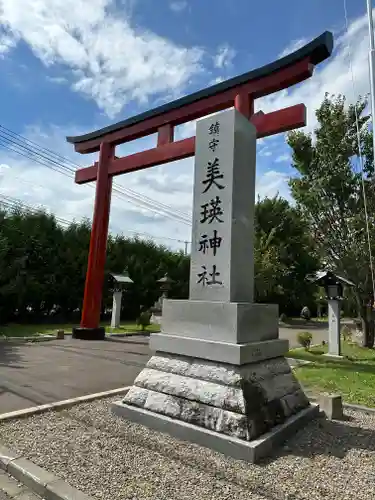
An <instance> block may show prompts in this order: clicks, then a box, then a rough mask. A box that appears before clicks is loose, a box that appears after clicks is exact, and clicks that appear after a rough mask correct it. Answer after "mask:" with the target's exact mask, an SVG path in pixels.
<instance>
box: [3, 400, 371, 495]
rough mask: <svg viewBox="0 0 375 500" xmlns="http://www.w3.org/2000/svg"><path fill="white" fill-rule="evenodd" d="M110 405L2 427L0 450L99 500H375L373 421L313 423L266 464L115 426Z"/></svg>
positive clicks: (364, 417) (356, 417) (357, 416)
mask: <svg viewBox="0 0 375 500" xmlns="http://www.w3.org/2000/svg"><path fill="white" fill-rule="evenodd" d="M118 399H119V398H118V396H117V397H115V398H111V399H108V400H101V401H97V402H93V403H87V404H81V405H79V406H75V407H73V408H71V409H70V410H65V411H60V412H49V413H46V414H43V415H38V416H34V417H30V418H27V419H23V420H15V421H9V422H5V423H2V424H0V441H1V442H2V443H3V444H5V445H6V446H8V447H9V448H11V449H13V450H15V451H18V452H21V453H23V454H24V455H25V456H26V457H27V458H29V459H30V460H32V461H33V462H34V463H36V464H38V465H40V466H42V467H45V468H46V469H48V470H49V471H51V472H53V473H54V474H56V475H57V476H59V477H60V478H62V479H64V480H66V481H67V482H69V483H70V484H71V485H72V486H75V487H76V488H78V489H80V490H82V491H84V492H85V493H88V494H89V495H92V496H93V497H94V498H98V499H106V500H108V499H111V500H112V499H113V500H116V499H137V500H144V499H152V500H169V499H170V500H191V499H192V498H196V499H199V500H200V499H202V500H203V499H204V500H214V499H215V500H225V499H236V500H284V499H287V500H291V499H293V500H297V499H298V500H299V499H309V500H316V499H325V500H327V499H329V500H335V499H340V500H349V499H350V500H353V499H359V500H361V499H366V500H367V499H370V498H375V415H368V414H365V413H362V412H357V411H347V417H348V420H347V421H345V422H330V421H328V420H324V419H317V420H315V421H313V422H311V423H310V424H309V425H308V426H307V427H305V428H304V429H303V430H302V431H300V432H299V433H297V434H296V435H295V436H294V437H293V438H292V439H291V440H289V441H288V443H287V445H286V446H284V447H283V448H282V449H279V450H277V451H276V453H275V456H274V457H273V458H272V460H267V461H265V462H264V463H262V464H260V465H250V464H247V463H245V462H241V461H238V460H234V459H231V458H225V457H224V456H223V455H220V454H219V453H215V452H212V451H210V450H207V449H205V448H201V447H199V446H196V445H193V444H188V443H185V442H181V441H177V440H175V439H173V438H171V437H169V436H166V435H163V434H159V433H156V432H154V431H151V430H149V429H146V428H144V427H141V426H139V425H136V424H132V423H130V422H127V421H124V420H122V419H120V418H118V417H115V416H113V415H112V414H111V412H110V408H109V405H110V402H111V401H116V400H118Z"/></svg>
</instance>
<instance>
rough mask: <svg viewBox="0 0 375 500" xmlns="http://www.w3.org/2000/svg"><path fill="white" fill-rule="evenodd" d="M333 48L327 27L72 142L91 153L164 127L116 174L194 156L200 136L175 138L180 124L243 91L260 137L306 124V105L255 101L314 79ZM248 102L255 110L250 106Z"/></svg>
mask: <svg viewBox="0 0 375 500" xmlns="http://www.w3.org/2000/svg"><path fill="white" fill-rule="evenodd" d="M332 49H333V36H332V33H330V32H328V31H327V32H325V33H323V34H322V35H320V36H319V37H318V38H316V39H315V40H313V41H312V42H310V43H309V44H307V45H305V46H304V47H302V48H300V49H299V50H297V51H295V52H293V53H292V54H289V55H287V56H286V57H283V58H281V59H278V60H277V61H274V62H272V63H270V64H267V65H266V66H263V67H261V68H258V69H255V70H253V71H250V72H248V73H245V74H243V75H240V76H237V77H235V78H231V79H230V80H227V81H225V82H221V83H219V84H217V85H213V86H212V87H209V88H207V89H204V90H200V91H199V92H195V93H193V94H190V95H188V96H185V97H182V98H180V99H177V100H175V101H173V102H171V103H168V104H164V105H162V106H159V107H157V108H155V109H152V110H149V111H146V112H144V113H141V114H139V115H137V116H134V117H131V118H128V119H126V120H123V121H121V122H118V123H115V124H113V125H110V126H108V127H105V128H102V129H99V130H96V131H94V132H90V133H88V134H85V135H81V136H76V137H67V141H68V142H70V143H72V144H74V147H75V150H76V151H77V152H79V153H83V154H86V153H92V152H95V151H99V149H100V145H101V143H103V142H106V143H109V144H111V145H113V146H116V145H118V144H122V143H125V142H129V141H132V140H134V139H138V138H141V137H144V136H146V135H150V134H154V133H156V132H158V147H157V148H154V149H151V150H147V151H143V152H141V153H137V154H134V155H130V156H128V157H125V158H119V159H118V158H116V159H114V160H112V162H111V165H110V166H109V172H108V173H109V175H110V176H113V175H119V174H121V173H124V172H130V171H135V170H138V169H140V168H147V167H150V166H153V165H160V164H162V163H166V162H167V161H173V160H177V159H182V158H187V157H189V156H192V155H193V154H194V147H195V138H194V137H191V138H189V139H185V140H184V141H175V142H174V140H173V129H174V127H175V126H177V125H180V124H183V123H186V122H188V121H191V120H195V119H197V118H201V117H202V116H205V115H208V114H210V113H214V112H218V111H222V110H223V109H226V108H229V107H231V106H233V105H234V100H235V99H236V97H237V96H241V98H242V99H243V106H242V107H243V109H242V110H241V111H242V112H243V113H244V114H245V115H248V118H249V119H251V121H252V122H253V123H254V125H256V127H257V132H258V137H265V136H268V135H272V134H275V133H279V132H285V131H287V130H291V129H294V128H297V127H301V126H303V125H305V107H304V105H303V104H300V105H297V106H291V107H289V108H286V109H283V110H278V111H276V112H274V113H268V114H266V115H264V114H255V115H254V114H253V109H252V102H253V100H254V99H255V98H259V97H262V96H265V95H268V94H271V93H274V92H277V91H279V90H282V89H285V88H288V87H290V86H292V85H295V84H296V83H299V82H302V81H303V80H305V79H307V78H309V77H310V76H311V75H312V73H313V69H314V66H315V65H316V64H319V63H320V62H322V61H324V60H325V59H327V58H328V57H329V56H330V54H331V52H332ZM246 101H248V102H246ZM247 106H249V109H246V107H247ZM250 108H251V109H250ZM96 169H97V166H96V165H94V166H92V167H86V168H83V169H80V170H78V171H77V173H76V182H77V183H79V184H81V183H85V182H91V181H93V180H95V179H96V173H97V172H96Z"/></svg>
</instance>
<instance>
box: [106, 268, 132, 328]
mask: <svg viewBox="0 0 375 500" xmlns="http://www.w3.org/2000/svg"><path fill="white" fill-rule="evenodd" d="M110 276H111V279H112V290H113V306H112V317H111V328H118V327H119V326H120V316H121V301H122V293H123V292H124V291H126V289H127V288H128V287H129V286H130V285H131V284H132V283H134V282H133V280H131V279H130V278H129V274H128V272H127V271H126V270H125V271H124V272H123V273H122V274H112V273H111V274H110Z"/></svg>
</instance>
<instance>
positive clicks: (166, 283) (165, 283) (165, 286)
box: [157, 274, 173, 305]
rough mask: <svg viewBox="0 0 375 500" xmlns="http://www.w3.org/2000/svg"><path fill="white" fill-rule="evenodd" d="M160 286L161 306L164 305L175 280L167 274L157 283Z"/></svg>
mask: <svg viewBox="0 0 375 500" xmlns="http://www.w3.org/2000/svg"><path fill="white" fill-rule="evenodd" d="M157 282H158V283H159V285H160V290H161V292H162V295H161V298H160V301H161V304H162V305H163V300H164V299H166V298H167V297H168V292H169V290H170V289H171V285H172V283H173V280H171V278H170V277H169V276H168V274H165V275H164V276H163V277H162V278H160V280H158V281H157Z"/></svg>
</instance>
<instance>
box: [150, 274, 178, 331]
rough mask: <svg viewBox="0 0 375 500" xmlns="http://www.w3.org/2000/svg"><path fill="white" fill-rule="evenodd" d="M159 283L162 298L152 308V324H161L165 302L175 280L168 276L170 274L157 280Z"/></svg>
mask: <svg viewBox="0 0 375 500" xmlns="http://www.w3.org/2000/svg"><path fill="white" fill-rule="evenodd" d="M157 283H158V284H159V286H160V291H161V296H160V297H159V298H158V300H157V301H156V302H155V304H154V306H153V307H152V308H151V312H152V317H151V321H152V323H157V324H160V322H161V316H162V312H163V300H164V299H166V298H167V297H168V292H169V290H170V288H171V285H172V283H173V280H172V279H171V278H170V277H169V276H168V274H165V275H164V276H163V277H162V278H160V279H159V280H157Z"/></svg>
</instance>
